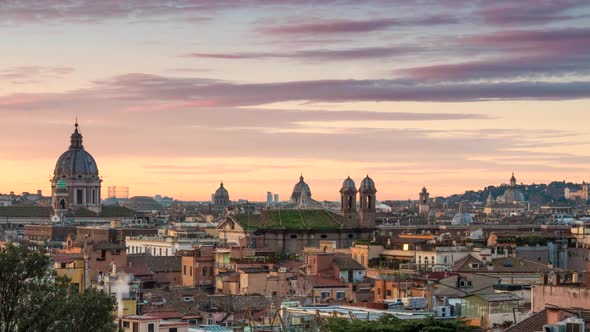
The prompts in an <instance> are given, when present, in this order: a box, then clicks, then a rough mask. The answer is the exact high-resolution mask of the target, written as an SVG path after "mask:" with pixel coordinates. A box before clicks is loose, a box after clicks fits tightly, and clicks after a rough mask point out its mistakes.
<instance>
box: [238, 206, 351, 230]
mask: <svg viewBox="0 0 590 332" xmlns="http://www.w3.org/2000/svg"><path fill="white" fill-rule="evenodd" d="M236 219H237V222H238V223H239V224H240V225H241V226H242V227H243V228H246V229H334V228H341V226H342V223H343V218H342V216H340V215H338V214H335V213H333V212H329V211H326V210H296V209H288V210H271V211H263V212H262V214H255V215H248V214H240V215H238V216H237V217H236Z"/></svg>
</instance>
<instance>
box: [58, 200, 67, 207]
mask: <svg viewBox="0 0 590 332" xmlns="http://www.w3.org/2000/svg"><path fill="white" fill-rule="evenodd" d="M59 208H60V209H62V210H65V209H66V200H65V199H63V198H62V199H60V200H59Z"/></svg>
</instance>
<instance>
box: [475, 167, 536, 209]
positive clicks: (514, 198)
mask: <svg viewBox="0 0 590 332" xmlns="http://www.w3.org/2000/svg"><path fill="white" fill-rule="evenodd" d="M527 209H528V204H527V203H526V201H525V199H524V194H523V193H522V191H521V190H520V189H518V188H517V186H516V178H515V177H514V173H512V177H511V178H510V187H508V189H506V190H505V191H504V193H503V194H502V195H500V196H498V198H497V199H496V200H494V197H493V196H492V193H490V194H489V195H488V198H487V200H486V206H485V207H484V213H485V214H486V215H487V216H496V217H510V216H520V215H522V214H524V213H525V212H526V210H527Z"/></svg>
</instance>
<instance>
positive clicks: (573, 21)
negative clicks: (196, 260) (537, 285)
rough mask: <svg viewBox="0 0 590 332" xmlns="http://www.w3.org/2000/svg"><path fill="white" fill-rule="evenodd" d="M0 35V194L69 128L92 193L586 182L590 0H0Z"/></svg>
mask: <svg viewBox="0 0 590 332" xmlns="http://www.w3.org/2000/svg"><path fill="white" fill-rule="evenodd" d="M0 40H1V41H2V42H1V43H0V60H1V61H0V123H1V124H2V126H1V134H0V174H1V176H0V193H1V192H4V193H6V192H9V191H15V192H17V193H19V192H22V191H29V192H31V191H35V190H37V189H42V190H44V192H46V193H47V192H49V190H50V184H49V178H50V176H51V174H52V172H53V168H54V166H55V162H56V160H57V158H58V157H59V155H60V154H61V153H63V152H64V151H65V150H66V149H67V148H68V146H69V135H70V134H71V133H72V131H73V128H74V126H73V124H74V122H75V119H76V117H77V118H78V121H79V123H80V129H81V132H82V134H83V135H84V146H85V148H86V150H88V151H89V152H90V153H91V154H92V155H93V156H94V158H95V159H96V161H97V163H98V167H99V170H100V175H101V176H102V178H103V188H105V190H104V192H105V193H106V187H108V186H113V185H116V186H128V187H129V191H130V195H131V196H135V195H150V196H151V195H155V194H162V195H169V196H173V197H175V198H177V199H183V200H207V199H209V198H210V195H211V193H212V192H214V191H215V190H216V189H217V188H218V186H219V182H220V181H223V182H224V184H225V187H226V188H227V189H228V190H229V193H230V197H231V199H239V198H243V199H249V200H255V201H256V200H258V201H262V200H265V198H266V192H267V191H271V192H273V193H277V194H279V196H280V198H281V199H288V197H289V196H290V193H291V190H292V188H293V185H294V184H295V183H296V182H297V181H298V178H299V175H300V174H303V176H304V177H305V180H306V182H307V183H308V184H309V185H310V187H311V191H312V195H313V198H315V199H316V200H324V199H328V200H334V199H337V198H338V197H339V194H338V190H339V189H340V187H341V184H342V181H343V180H344V179H345V178H346V177H347V176H350V177H351V178H352V179H354V180H355V181H356V183H357V185H359V184H360V181H361V180H362V178H364V177H365V176H366V175H367V174H368V175H369V176H371V178H373V180H374V181H375V183H376V186H377V190H378V193H377V198H378V199H379V200H386V199H408V198H412V199H417V197H418V192H419V191H420V189H421V188H422V187H423V186H426V187H427V188H428V190H429V192H430V193H431V195H433V196H446V195H450V194H454V193H461V192H463V191H465V190H479V189H482V188H483V187H484V186H487V185H492V184H494V185H498V184H501V183H507V182H508V179H509V178H510V176H511V173H512V172H513V171H514V172H515V174H516V177H517V180H518V182H522V183H547V182H550V181H553V180H559V181H561V180H566V181H573V182H582V181H583V180H586V181H588V180H590V174H589V170H590V166H589V165H590V133H589V131H588V128H589V123H590V121H589V120H590V55H589V54H590V2H588V1H583V0H576V1H574V0H572V1H570V0H563V1H534V0H527V1H524V0H523V1H501V0H500V1H483V0H482V1H472V0H469V1H467V0H465V1H463V0H448V1H405V0H388V1H386V0H375V1H362V2H360V1H356V0H323V1H309V0H251V1H247V0H244V1H230V0H216V1H204V0H178V1H156V0H126V1H119V0H101V1H95V0H68V1H58V0H44V1H38V0H0ZM103 198H104V197H103Z"/></svg>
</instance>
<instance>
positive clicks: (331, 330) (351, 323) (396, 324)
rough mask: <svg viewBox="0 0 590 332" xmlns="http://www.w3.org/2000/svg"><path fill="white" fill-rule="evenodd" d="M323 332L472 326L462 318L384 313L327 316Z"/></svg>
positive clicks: (465, 330)
mask: <svg viewBox="0 0 590 332" xmlns="http://www.w3.org/2000/svg"><path fill="white" fill-rule="evenodd" d="M322 331H324V332H378V331H383V332H415V331H423V332H455V331H458V332H471V331H473V328H472V327H470V326H468V325H467V324H466V323H465V322H464V321H462V320H456V319H452V320H436V319H434V318H432V317H431V318H426V319H403V320H402V319H399V318H396V317H394V316H391V315H385V316H383V317H381V318H379V319H378V320H374V321H366V320H350V319H345V318H336V317H331V318H329V319H328V320H327V321H326V323H325V324H324V325H323V326H322Z"/></svg>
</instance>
